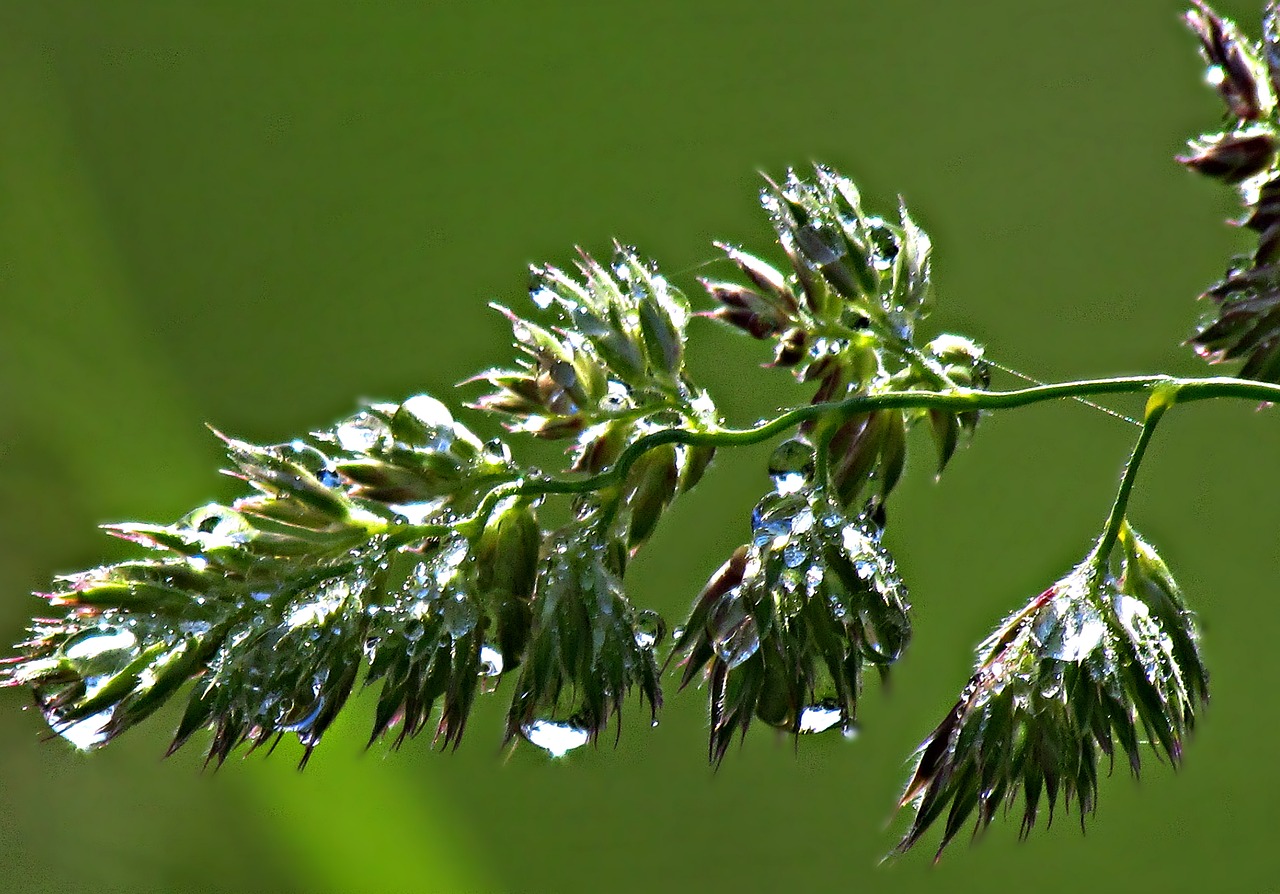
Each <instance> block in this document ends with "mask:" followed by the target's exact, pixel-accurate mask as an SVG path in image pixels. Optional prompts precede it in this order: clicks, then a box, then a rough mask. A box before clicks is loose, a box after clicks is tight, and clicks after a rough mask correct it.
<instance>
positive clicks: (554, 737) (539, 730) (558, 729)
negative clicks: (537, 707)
mask: <svg viewBox="0 0 1280 894" xmlns="http://www.w3.org/2000/svg"><path fill="white" fill-rule="evenodd" d="M520 731H521V732H522V733H524V737H525V738H526V739H528V740H529V741H530V742H532V743H533V744H534V745H537V746H538V747H539V748H541V749H543V750H544V751H546V752H547V754H549V755H551V756H552V757H564V756H565V755H566V754H568V753H569V752H570V751H573V750H574V749H575V748H581V747H582V746H583V745H586V744H587V742H589V741H590V740H591V734H590V733H589V732H587V731H586V730H585V729H582V728H581V727H578V726H574V725H573V724H571V723H561V722H559V721H556V720H535V721H533V723H527V724H525V725H524V726H523V727H521V729H520Z"/></svg>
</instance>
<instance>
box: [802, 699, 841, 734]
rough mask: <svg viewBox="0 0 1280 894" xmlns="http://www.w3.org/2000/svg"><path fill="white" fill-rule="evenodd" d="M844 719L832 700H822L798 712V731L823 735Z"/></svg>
mask: <svg viewBox="0 0 1280 894" xmlns="http://www.w3.org/2000/svg"><path fill="white" fill-rule="evenodd" d="M843 718H844V715H843V712H842V711H841V710H840V707H839V706H838V705H837V704H836V703H835V701H834V700H832V699H823V700H822V701H820V702H818V703H817V704H813V705H809V706H808V707H806V708H805V709H804V710H803V711H801V712H800V724H799V726H798V731H799V732H802V733H825V732H826V731H827V730H829V729H831V728H832V727H833V726H835V725H836V724H837V723H840V721H841V720H842V719H843Z"/></svg>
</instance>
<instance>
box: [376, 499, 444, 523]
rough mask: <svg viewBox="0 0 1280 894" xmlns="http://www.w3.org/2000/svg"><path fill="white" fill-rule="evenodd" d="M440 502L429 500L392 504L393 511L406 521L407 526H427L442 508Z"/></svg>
mask: <svg viewBox="0 0 1280 894" xmlns="http://www.w3.org/2000/svg"><path fill="white" fill-rule="evenodd" d="M442 505H443V503H442V501H440V500H427V501H425V502H422V503H390V504H388V506H389V507H390V509H391V511H392V512H394V513H395V514H396V515H398V516H400V517H401V518H402V519H404V524H406V525H425V524H427V523H428V522H430V521H431V520H432V516H434V515H435V514H436V513H437V512H439V511H440V507H441V506H442Z"/></svg>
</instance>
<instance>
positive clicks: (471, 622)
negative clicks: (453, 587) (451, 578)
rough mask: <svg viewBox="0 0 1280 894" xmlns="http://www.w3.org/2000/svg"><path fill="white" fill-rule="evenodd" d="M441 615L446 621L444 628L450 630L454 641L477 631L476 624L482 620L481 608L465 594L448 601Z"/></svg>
mask: <svg viewBox="0 0 1280 894" xmlns="http://www.w3.org/2000/svg"><path fill="white" fill-rule="evenodd" d="M440 615H441V617H442V618H443V619H444V626H445V627H446V628H448V630H449V633H450V634H452V635H453V638H454V639H458V638H459V637H462V636H466V635H467V634H468V633H470V632H471V631H472V630H473V629H475V626H476V622H477V621H479V620H480V610H479V608H478V607H477V606H476V604H475V602H473V601H472V600H470V599H468V598H467V597H466V595H465V594H463V593H459V594H458V595H456V596H454V597H453V598H452V599H449V600H447V601H446V602H445V604H444V608H443V609H442V610H441V612H440Z"/></svg>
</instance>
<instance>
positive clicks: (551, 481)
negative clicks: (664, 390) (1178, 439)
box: [394, 375, 1280, 543]
mask: <svg viewBox="0 0 1280 894" xmlns="http://www.w3.org/2000/svg"><path fill="white" fill-rule="evenodd" d="M1147 392H1154V393H1158V394H1162V395H1165V398H1162V401H1163V402H1164V406H1165V407H1167V405H1168V404H1169V403H1172V402H1173V401H1174V400H1175V399H1176V402H1178V403H1190V402H1192V401H1201V400H1216V399H1219V398H1235V399H1241V400H1252V401H1262V402H1275V403H1280V385H1272V384H1268V383H1266V382H1256V381H1251V380H1249V379H1233V378H1228V377H1209V378H1201V379H1196V378H1190V379H1179V378H1174V377H1172V376H1164V375H1154V376H1118V377H1112V378H1105V379H1082V380H1079V381H1074V382H1057V383H1053V384H1048V385H1037V386H1034V387H1031V388H1019V389H1016V390H1013V391H975V390H971V389H956V390H953V391H948V392H936V391H885V392H881V393H878V394H867V395H859V396H857V397H850V398H846V399H845V400H841V401H834V402H831V403H822V404H808V405H805V406H802V407H795V408H793V409H790V410H787V411H786V412H784V413H782V414H780V415H778V416H776V417H775V418H773V419H770V420H768V421H766V422H762V423H761V424H760V425H757V426H754V427H752V428H741V429H711V430H703V431H691V430H688V429H683V428H667V429H661V430H659V431H655V432H652V433H650V434H648V435H645V436H644V437H642V438H639V439H637V440H636V441H634V442H632V443H631V444H630V445H629V446H628V447H627V448H626V450H624V451H623V452H622V454H621V456H619V457H618V460H617V461H616V462H615V463H614V464H613V465H612V466H611V467H610V468H609V469H607V470H605V471H604V472H601V473H600V474H598V475H592V476H589V477H586V478H531V479H525V480H522V481H516V482H512V483H510V484H506V485H502V486H500V487H497V488H494V489H493V490H491V491H490V492H489V493H488V494H486V495H485V497H484V498H483V499H482V500H481V502H480V506H479V508H478V509H477V510H476V512H475V514H474V515H472V516H471V517H470V518H466V519H462V520H460V521H458V522H456V523H454V525H453V529H454V530H462V531H464V532H467V531H476V530H479V529H480V528H481V527H482V526H483V525H484V523H485V520H486V519H487V518H488V516H489V514H490V513H491V512H492V511H493V508H494V507H495V506H496V505H497V504H498V502H499V501H500V500H502V499H503V498H505V497H509V496H529V497H533V496H541V495H544V494H580V493H591V492H593V491H597V490H601V489H602V488H606V487H611V486H614V485H617V484H620V483H621V482H622V481H624V480H625V478H626V475H627V473H628V472H629V471H630V470H631V467H632V465H634V464H635V462H636V460H638V459H639V458H640V457H641V456H643V455H644V454H645V453H647V452H648V451H650V450H652V449H653V448H655V447H658V446H660V445H662V444H688V445H695V446H708V447H746V446H750V445H752V444H759V443H761V442H763V441H767V440H769V439H770V438H772V437H774V436H775V435H778V434H781V433H782V432H785V431H788V430H789V429H792V428H794V427H796V426H797V425H800V424H801V423H804V422H808V421H810V420H818V419H826V420H828V421H829V422H831V423H835V422H839V421H840V420H843V419H848V418H850V417H852V416H857V415H860V414H863V413H871V412H874V411H876V410H891V409H902V410H912V409H919V410H951V411H952V412H957V413H958V412H963V411H966V410H1012V409H1016V408H1018V407H1026V406H1030V405H1032V404H1038V403H1045V402H1046V401H1052V400H1064V399H1070V398H1077V397H1090V396H1093V395H1099V394H1141V393H1147ZM1150 412H1151V410H1150V408H1149V410H1148V413H1149V414H1150ZM1158 412H1159V413H1163V412H1164V409H1163V408H1162V409H1160V410H1159V411H1158ZM1148 427H1153V426H1144V435H1145V439H1144V440H1149V438H1150V434H1149V433H1148V431H1147V429H1148ZM1141 447H1142V449H1143V450H1145V449H1146V444H1145V442H1143V443H1142V444H1141ZM1131 466H1133V471H1134V472H1135V474H1136V465H1134V464H1132V463H1131ZM1129 486H1130V487H1132V482H1130V485H1129ZM1125 496H1126V499H1127V493H1126V494H1125ZM1121 510H1122V511H1123V507H1121ZM447 530H448V528H447V527H446V526H441V525H420V526H406V527H404V528H400V529H397V531H396V533H395V535H394V536H395V538H396V540H397V541H399V542H401V543H408V542H413V541H414V540H415V539H421V538H424V537H434V536H440V534H441V533H444V532H446V531H447Z"/></svg>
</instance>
